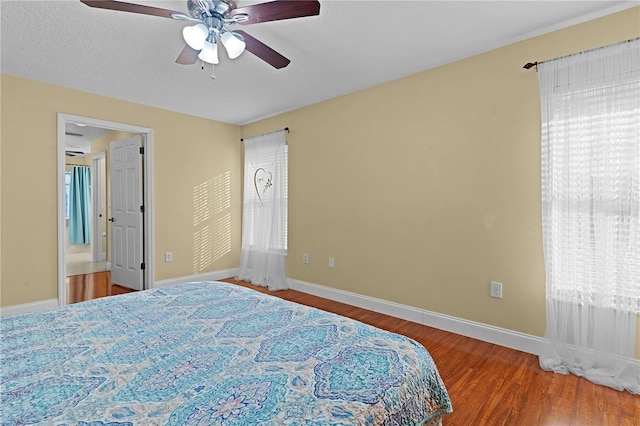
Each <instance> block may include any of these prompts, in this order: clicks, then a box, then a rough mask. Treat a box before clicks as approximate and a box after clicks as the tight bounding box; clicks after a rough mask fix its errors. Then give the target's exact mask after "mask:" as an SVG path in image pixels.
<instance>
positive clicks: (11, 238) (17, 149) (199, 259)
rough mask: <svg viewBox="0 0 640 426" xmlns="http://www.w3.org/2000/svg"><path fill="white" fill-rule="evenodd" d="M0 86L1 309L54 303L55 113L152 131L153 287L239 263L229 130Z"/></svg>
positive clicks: (38, 86) (56, 91)
mask: <svg viewBox="0 0 640 426" xmlns="http://www.w3.org/2000/svg"><path fill="white" fill-rule="evenodd" d="M0 85H1V87H2V93H1V95H2V98H1V103H2V106H1V120H2V127H1V129H0V141H1V151H2V156H1V161H2V163H1V167H0V174H1V178H0V182H1V185H2V187H1V191H0V200H1V201H0V202H1V205H2V217H1V220H2V223H1V225H0V226H1V228H2V238H1V241H0V252H1V253H2V257H1V258H0V268H1V270H2V277H1V278H2V281H1V282H0V287H1V288H0V299H1V300H0V304H1V306H10V305H18V304H23V303H29V302H35V301H41V300H47V299H53V298H57V282H56V277H57V257H56V256H57V210H56V209H57V195H56V192H57V181H56V149H57V147H56V144H57V141H56V137H57V130H56V126H57V116H56V114H57V113H58V112H62V113H66V114H73V115H79V116H84V117H91V118H97V119H101V120H106V121H113V122H119V123H125V124H131V125H136V126H141V127H148V128H152V129H153V172H154V176H153V187H154V193H153V200H154V205H153V207H152V208H153V212H154V221H155V222H154V230H153V232H154V239H155V247H154V249H155V259H154V261H155V279H156V280H162V279H168V278H173V277H180V276H185V275H191V274H194V273H196V272H208V271H215V270H221V269H228V268H234V267H237V266H238V263H239V244H240V208H241V186H240V179H241V177H240V176H241V175H240V168H239V167H238V164H241V143H240V141H239V139H240V129H239V128H238V127H237V126H232V125H229V124H224V123H219V122H215V121H211V120H205V119H201V118H196V117H192V116H187V115H183V114H178V113H174V112H169V111H165V110H161V109H157V108H151V107H147V106H143V105H138V104H134V103H130V102H125V101H121V100H117V99H113V98H107V97H103V96H98V95H93V94H88V93H84V92H80V91H76V90H70V89H66V88H62V87H58V86H53V85H50V84H45V83H40V82H36V81H32V80H27V79H24V78H18V77H15V76H11V75H7V74H2V75H1V80H0ZM25 158H28V159H29V164H28V166H29V167H28V170H25V163H24V161H16V159H25ZM27 171H28V173H27ZM196 196H197V198H196ZM203 241H204V242H203ZM168 250H170V251H173V258H174V261H173V262H172V263H164V252H165V251H168ZM214 254H215V255H214ZM196 255H197V256H196Z"/></svg>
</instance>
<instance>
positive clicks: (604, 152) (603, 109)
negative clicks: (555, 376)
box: [538, 39, 640, 393]
mask: <svg viewBox="0 0 640 426" xmlns="http://www.w3.org/2000/svg"><path fill="white" fill-rule="evenodd" d="M538 71H539V72H538V76H539V81H540V93H541V103H542V209H543V211H542V220H543V238H544V258H545V266H546V280H547V284H546V285H547V290H546V295H547V296H546V300H547V330H546V334H545V337H547V338H548V339H549V341H550V342H551V345H549V347H548V348H547V351H546V353H543V354H542V355H541V356H540V365H541V366H542V368H544V369H546V370H552V371H555V372H559V373H565V374H566V373H573V374H576V375H578V376H584V377H586V378H587V379H589V380H591V381H593V382H596V383H599V384H603V385H607V386H610V387H613V388H616V389H618V390H623V389H627V390H628V391H629V392H631V393H640V362H638V361H637V360H635V359H634V346H635V334H636V331H635V329H636V321H637V315H638V314H639V313H640V39H636V40H633V41H629V42H624V43H619V44H616V45H612V46H607V47H605V48H601V49H595V50H592V51H588V52H583V53H580V54H576V55H572V56H569V57H565V58H560V59H557V60H553V61H549V62H545V63H543V64H540V65H539V67H538Z"/></svg>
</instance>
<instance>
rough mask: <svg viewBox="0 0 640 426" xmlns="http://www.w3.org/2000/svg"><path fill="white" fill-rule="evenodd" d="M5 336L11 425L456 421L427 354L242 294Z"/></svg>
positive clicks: (220, 286)
mask: <svg viewBox="0 0 640 426" xmlns="http://www.w3.org/2000/svg"><path fill="white" fill-rule="evenodd" d="M0 326H1V328H0V332H1V336H2V345H1V351H2V353H1V360H0V361H1V367H0V368H1V373H0V374H1V379H2V380H1V385H0V390H1V392H2V404H1V406H0V419H1V424H2V426H5V425H26V424H37V423H45V424H55V425H87V426H88V425H91V426H98V425H192V424H193V425H258V424H260V425H330V424H334V425H412V424H425V425H432V424H439V423H440V421H441V417H442V416H443V415H444V414H446V413H450V412H451V411H452V408H451V403H450V401H449V396H448V394H447V391H446V389H445V387H444V384H443V382H442V380H441V378H440V375H439V373H438V371H437V369H436V366H435V364H434V362H433V360H432V358H431V356H430V355H429V353H428V352H427V351H426V350H425V349H424V347H422V346H421V345H420V344H419V343H417V342H415V341H413V340H411V339H409V338H407V337H405V336H401V335H398V334H393V333H389V332H386V331H383V330H380V329H377V328H374V327H371V326H369V325H366V324H363V323H360V322H357V321H354V320H351V319H349V318H345V317H342V316H338V315H334V314H331V313H328V312H324V311H321V310H318V309H315V308H311V307H307V306H303V305H299V304H296V303H292V302H288V301H285V300H282V299H280V298H277V297H274V296H270V295H267V294H262V293H260V292H257V291H254V290H251V289H248V288H244V287H241V286H238V285H234V284H228V283H222V282H199V283H188V284H183V285H177V286H173V287H166V288H159V289H153V290H147V291H142V292H137V293H131V294H126V295H119V296H112V297H107V298H102V299H96V300H92V301H88V302H83V303H78V304H74V305H68V306H64V307H61V308H58V309H54V310H50V311H43V312H36V313H31V314H25V315H15V316H10V317H5V318H2V319H1V322H0Z"/></svg>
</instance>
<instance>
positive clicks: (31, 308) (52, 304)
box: [0, 299, 58, 317]
mask: <svg viewBox="0 0 640 426" xmlns="http://www.w3.org/2000/svg"><path fill="white" fill-rule="evenodd" d="M57 307H58V299H49V300H41V301H39V302H31V303H25V304H23V305H13V306H7V307H4V308H0V316H3V317H8V316H10V315H18V314H28V313H30V312H38V311H46V310H47V309H53V308H57Z"/></svg>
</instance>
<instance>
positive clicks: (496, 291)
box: [491, 281, 502, 299]
mask: <svg viewBox="0 0 640 426" xmlns="http://www.w3.org/2000/svg"><path fill="white" fill-rule="evenodd" d="M491 297H495V298H498V299H502V283H499V282H496V281H491Z"/></svg>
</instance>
